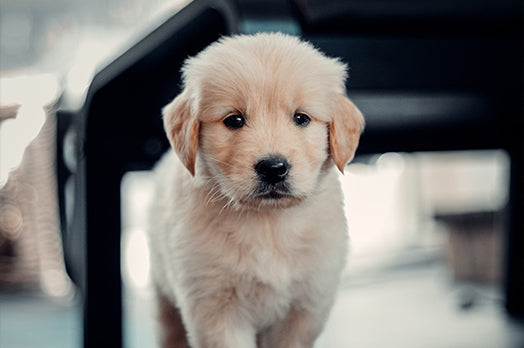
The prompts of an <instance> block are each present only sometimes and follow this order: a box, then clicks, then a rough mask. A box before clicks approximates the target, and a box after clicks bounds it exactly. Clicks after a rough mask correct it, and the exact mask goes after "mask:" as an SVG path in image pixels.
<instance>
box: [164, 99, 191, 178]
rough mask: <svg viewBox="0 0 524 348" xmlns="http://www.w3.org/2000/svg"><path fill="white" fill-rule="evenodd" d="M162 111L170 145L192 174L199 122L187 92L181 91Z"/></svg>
mask: <svg viewBox="0 0 524 348" xmlns="http://www.w3.org/2000/svg"><path fill="white" fill-rule="evenodd" d="M162 113H163V116H164V129H165V131H166V134H167V138H168V139H169V142H170V143H171V147H172V148H173V149H174V150H175V152H176V154H177V155H178V158H180V160H181V161H182V163H183V164H184V166H185V167H186V168H187V169H188V170H189V172H190V173H191V175H193V176H194V175H195V160H196V153H197V148H198V132H199V128H200V122H199V121H198V117H197V115H196V112H194V110H192V107H191V100H190V99H189V98H187V92H186V91H184V92H182V93H181V94H180V95H178V96H177V97H176V98H175V99H174V100H173V101H172V102H171V103H169V104H168V105H166V106H165V107H164V109H163V110H162Z"/></svg>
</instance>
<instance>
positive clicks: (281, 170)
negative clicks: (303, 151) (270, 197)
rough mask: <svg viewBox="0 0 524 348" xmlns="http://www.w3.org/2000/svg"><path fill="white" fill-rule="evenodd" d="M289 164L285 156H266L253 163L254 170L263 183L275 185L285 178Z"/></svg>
mask: <svg viewBox="0 0 524 348" xmlns="http://www.w3.org/2000/svg"><path fill="white" fill-rule="evenodd" d="M289 168H290V165H289V163H288V161H286V159H285V158H282V157H276V156H275V157H267V158H263V159H261V160H260V161H258V162H257V164H255V172H256V173H257V175H258V177H259V179H260V180H261V181H262V182H263V183H264V184H269V185H275V184H278V183H281V182H283V181H285V180H286V178H287V176H288V174H289Z"/></svg>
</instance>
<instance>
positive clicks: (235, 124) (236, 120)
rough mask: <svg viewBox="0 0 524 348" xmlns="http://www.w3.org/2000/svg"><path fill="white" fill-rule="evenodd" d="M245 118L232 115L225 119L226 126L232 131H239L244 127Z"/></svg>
mask: <svg viewBox="0 0 524 348" xmlns="http://www.w3.org/2000/svg"><path fill="white" fill-rule="evenodd" d="M244 123H245V120H244V117H242V115H237V114H235V115H231V116H228V117H226V118H225V120H224V124H225V125H226V126H227V127H228V128H231V129H239V128H242V127H244Z"/></svg>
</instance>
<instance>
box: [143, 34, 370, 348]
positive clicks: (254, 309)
mask: <svg viewBox="0 0 524 348" xmlns="http://www.w3.org/2000/svg"><path fill="white" fill-rule="evenodd" d="M182 74H183V82H184V89H183V91H182V92H181V94H180V95H179V96H177V97H176V98H175V99H174V100H173V101H172V102H171V103H170V104H169V105H167V106H166V107H165V108H164V124H165V128H166V134H167V136H168V138H169V140H170V143H171V145H172V147H173V150H172V151H169V152H168V153H167V154H166V155H165V156H164V158H163V159H162V160H161V161H160V163H159V164H158V166H157V168H156V169H155V171H156V182H157V184H158V185H157V192H156V196H155V199H154V204H153V207H152V213H151V223H150V229H149V237H150V238H149V239H150V244H151V254H152V260H151V262H152V269H153V279H154V284H155V286H156V288H157V292H158V298H159V304H160V306H159V311H160V317H161V319H162V331H163V336H162V337H163V338H162V340H163V345H164V347H188V346H190V347H193V348H255V347H266V348H269V347H271V348H278V347H286V348H293V347H295V348H306V347H312V346H313V344H314V341H315V339H316V337H317V336H318V335H319V334H320V332H321V331H322V329H323V326H324V323H325V320H326V318H327V316H328V314H329V311H330V309H331V306H332V305H333V301H334V297H335V292H336V288H337V285H338V282H339V278H340V273H341V270H342V268H343V266H344V264H345V256H346V252H347V232H346V229H347V227H346V219H345V215H344V209H343V200H342V193H341V189H340V185H339V182H338V173H337V167H338V169H339V170H340V171H343V168H344V166H345V165H346V164H347V162H349V161H350V160H351V159H352V157H353V155H354V152H355V149H356V147H357V145H358V139H359V136H360V133H361V131H362V129H363V126H364V121H363V118H362V115H361V113H360V112H359V111H358V109H357V108H356V107H355V106H354V105H353V103H351V101H349V99H347V98H346V97H345V87H344V82H345V78H346V66H345V65H344V64H343V63H341V62H340V61H339V60H337V59H332V58H328V57H326V56H325V55H323V54H322V53H320V52H319V51H318V50H316V49H315V48H314V47H313V46H312V45H310V44H309V43H306V42H303V41H300V40H299V39H297V38H296V37H291V36H287V35H283V34H256V35H241V36H234V37H227V38H223V39H221V40H220V41H218V42H216V43H214V44H212V45H210V46H209V47H208V48H206V49H205V50H204V51H202V52H201V53H200V54H199V55H197V56H195V57H193V58H189V59H188V60H187V61H186V63H185V64H184V67H183V69H182ZM297 113H301V114H303V115H307V116H308V117H309V118H310V119H311V122H309V124H307V126H299V125H297V123H296V122H294V115H296V114H297ZM231 115H234V116H236V117H237V116H238V117H242V119H243V120H244V121H245V124H244V125H243V126H242V127H241V128H238V129H231V127H228V126H226V125H225V124H224V119H225V118H227V117H228V116H231ZM274 155H278V156H279V157H282V158H285V159H286V160H287V162H289V174H288V176H287V177H286V179H285V189H286V190H285V194H284V195H280V194H278V195H276V196H275V195H273V196H272V198H268V197H267V196H261V195H259V193H260V190H261V187H262V186H261V182H260V181H261V179H260V175H257V173H256V170H255V169H254V168H255V165H256V163H257V162H258V161H260V159H261V158H266V157H267V156H274ZM263 187H264V189H265V190H270V191H271V190H273V191H275V190H276V188H275V187H276V186H275V187H273V186H271V185H265V186H263ZM268 187H269V188H268ZM268 192H269V191H268ZM273 193H274V192H273Z"/></svg>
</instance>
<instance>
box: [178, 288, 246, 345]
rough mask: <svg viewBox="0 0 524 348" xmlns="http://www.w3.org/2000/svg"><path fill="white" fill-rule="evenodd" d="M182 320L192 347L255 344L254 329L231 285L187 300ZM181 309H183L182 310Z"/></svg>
mask: <svg viewBox="0 0 524 348" xmlns="http://www.w3.org/2000/svg"><path fill="white" fill-rule="evenodd" d="M189 302H190V305H189V306H187V307H186V308H184V310H183V314H184V321H185V323H186V326H187V330H188V338H189V342H190V345H191V347H193V348H256V343H255V329H254V328H253V326H252V325H251V324H250V323H249V321H248V320H247V318H245V317H243V316H244V313H245V312H244V310H243V309H242V308H241V305H240V304H239V303H238V299H237V298H236V295H235V291H234V289H230V290H222V291H217V292H215V293H213V294H209V295H207V296H205V297H200V296H199V298H198V299H193V300H190V301H189ZM184 312H185V313H184Z"/></svg>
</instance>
